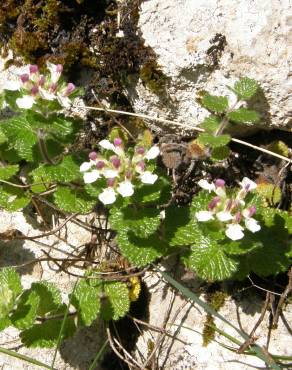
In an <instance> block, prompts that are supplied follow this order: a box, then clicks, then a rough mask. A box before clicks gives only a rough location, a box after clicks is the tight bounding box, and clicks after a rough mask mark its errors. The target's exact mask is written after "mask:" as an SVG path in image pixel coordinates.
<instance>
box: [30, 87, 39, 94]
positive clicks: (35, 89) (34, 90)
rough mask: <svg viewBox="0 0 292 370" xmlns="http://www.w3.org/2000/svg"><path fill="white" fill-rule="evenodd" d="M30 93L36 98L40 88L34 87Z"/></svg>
mask: <svg viewBox="0 0 292 370" xmlns="http://www.w3.org/2000/svg"><path fill="white" fill-rule="evenodd" d="M30 92H31V95H33V96H35V95H36V94H37V93H38V92H39V88H38V86H33V87H32V88H31V90H30Z"/></svg>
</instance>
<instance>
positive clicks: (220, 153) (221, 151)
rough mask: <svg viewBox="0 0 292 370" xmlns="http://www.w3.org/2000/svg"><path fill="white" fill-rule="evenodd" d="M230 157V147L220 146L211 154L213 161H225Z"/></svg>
mask: <svg viewBox="0 0 292 370" xmlns="http://www.w3.org/2000/svg"><path fill="white" fill-rule="evenodd" d="M229 155H230V149H229V148H228V146H220V147H218V148H213V149H212V153H211V159H212V160H213V161H223V160H224V159H226V158H228V157H229Z"/></svg>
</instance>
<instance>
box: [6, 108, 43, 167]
mask: <svg viewBox="0 0 292 370" xmlns="http://www.w3.org/2000/svg"><path fill="white" fill-rule="evenodd" d="M1 130H2V131H3V132H4V134H5V136H6V137H7V139H8V144H9V148H13V149H15V150H16V152H17V154H18V155H19V156H20V158H23V159H26V160H27V161H33V152H34V149H35V147H36V146H37V142H38V139H37V135H36V133H35V131H34V130H33V128H32V126H31V124H30V122H29V121H28V120H27V118H26V116H25V115H24V114H22V115H18V116H14V117H12V118H10V119H8V120H5V121H1Z"/></svg>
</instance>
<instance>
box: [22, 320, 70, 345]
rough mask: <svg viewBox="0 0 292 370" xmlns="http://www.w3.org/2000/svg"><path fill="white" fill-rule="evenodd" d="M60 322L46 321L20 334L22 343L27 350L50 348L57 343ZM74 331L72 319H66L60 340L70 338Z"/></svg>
mask: <svg viewBox="0 0 292 370" xmlns="http://www.w3.org/2000/svg"><path fill="white" fill-rule="evenodd" d="M61 326H62V320H53V319H52V320H47V321H45V322H43V323H42V324H36V325H34V326H32V327H31V328H30V329H27V330H24V331H22V332H21V333H20V338H21V341H22V343H23V344H24V345H25V346H26V347H28V348H52V347H54V346H55V345H56V344H57V342H58V337H59V333H60V330H61ZM75 331H76V327H75V324H74V320H73V319H67V320H66V322H65V328H64V330H63V333H62V340H64V339H66V338H68V337H70V336H72V335H73V334H74V333H75Z"/></svg>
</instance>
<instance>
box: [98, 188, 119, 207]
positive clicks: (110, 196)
mask: <svg viewBox="0 0 292 370" xmlns="http://www.w3.org/2000/svg"><path fill="white" fill-rule="evenodd" d="M98 199H99V200H100V201H101V202H102V203H103V204H112V203H114V202H115V201H116V193H115V191H114V189H113V188H106V189H104V190H103V192H102V193H100V194H99V196H98Z"/></svg>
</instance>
